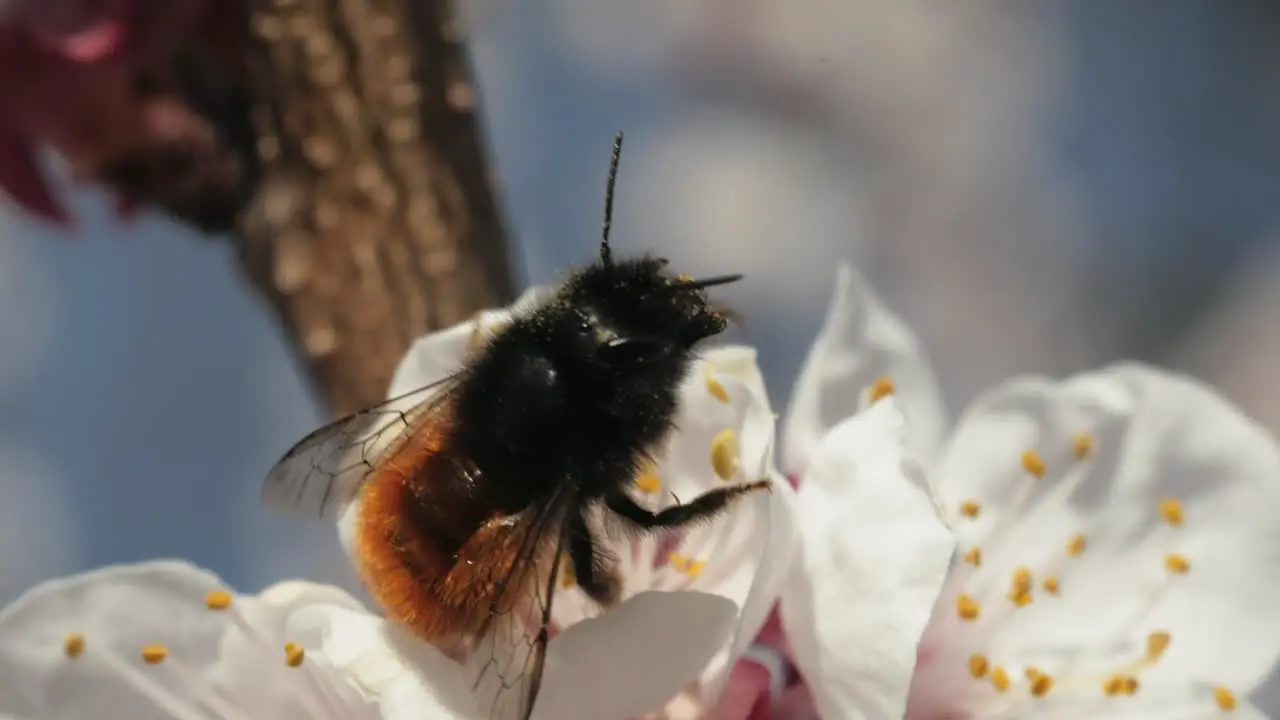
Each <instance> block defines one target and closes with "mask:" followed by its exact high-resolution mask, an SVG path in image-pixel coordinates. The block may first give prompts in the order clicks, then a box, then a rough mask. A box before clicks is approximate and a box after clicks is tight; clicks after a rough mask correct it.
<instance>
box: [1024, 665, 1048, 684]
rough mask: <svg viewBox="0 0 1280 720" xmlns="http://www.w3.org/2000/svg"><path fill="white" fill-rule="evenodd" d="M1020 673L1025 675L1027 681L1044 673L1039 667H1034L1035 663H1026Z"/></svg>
mask: <svg viewBox="0 0 1280 720" xmlns="http://www.w3.org/2000/svg"><path fill="white" fill-rule="evenodd" d="M1022 674H1023V675H1025V676H1026V678H1027V681H1028V682H1030V681H1032V680H1035V679H1036V678H1038V677H1040V676H1041V675H1043V674H1044V673H1043V672H1041V670H1040V668H1038V667H1036V666H1035V665H1028V666H1026V667H1025V668H1023V669H1022Z"/></svg>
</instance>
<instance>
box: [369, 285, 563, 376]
mask: <svg viewBox="0 0 1280 720" xmlns="http://www.w3.org/2000/svg"><path fill="white" fill-rule="evenodd" d="M549 292H550V289H549V288H546V287H541V286H535V287H531V288H529V289H528V290H526V291H525V292H524V294H523V295H521V296H520V298H519V299H518V300H516V302H515V303H514V304H513V305H512V306H511V308H502V309H496V310H485V311H484V312H481V313H480V314H479V317H478V320H479V322H480V331H481V332H482V333H485V334H487V333H490V332H492V331H493V329H494V328H495V327H498V326H500V325H501V324H502V323H505V322H507V321H508V320H510V318H511V314H512V312H513V311H515V310H523V309H525V308H528V307H532V306H533V305H535V304H536V303H538V302H540V301H541V300H542V299H544V298H545V297H546V296H547V294H548V293H549ZM475 331H476V328H475V325H474V324H473V323H472V322H464V323H459V324H457V325H454V326H452V327H449V328H446V329H444V330H440V331H438V332H433V333H430V334H428V335H424V336H422V337H420V338H418V340H417V341H415V342H414V343H413V345H412V346H410V348H409V351H408V352H407V353H405V356H404V358H403V359H401V360H400V365H399V366H398V367H396V372H395V374H394V375H393V376H392V378H391V388H390V390H388V392H387V397H393V398H394V397H399V396H400V395H403V394H405V393H407V392H412V391H414V390H417V389H418V388H422V387H426V386H427V385H430V384H432V383H434V382H437V381H440V380H443V379H445V378H446V377H448V376H449V375H452V374H453V373H454V372H456V371H457V370H458V368H459V367H461V366H462V363H463V362H464V361H465V360H466V357H467V349H468V345H469V344H470V342H471V340H472V336H473V334H474V333H475Z"/></svg>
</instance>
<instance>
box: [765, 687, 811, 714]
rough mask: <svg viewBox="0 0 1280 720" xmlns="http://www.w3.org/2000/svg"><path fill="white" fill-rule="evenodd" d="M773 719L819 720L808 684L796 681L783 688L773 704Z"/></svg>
mask: <svg viewBox="0 0 1280 720" xmlns="http://www.w3.org/2000/svg"><path fill="white" fill-rule="evenodd" d="M773 720H819V717H818V709H817V708H816V707H814V705H813V694H812V693H810V692H809V686H808V685H805V684H804V683H798V684H796V685H792V686H791V687H789V688H787V689H786V690H783V691H782V695H781V696H779V697H778V700H777V702H775V703H774V704H773Z"/></svg>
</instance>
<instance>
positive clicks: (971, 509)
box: [960, 500, 982, 519]
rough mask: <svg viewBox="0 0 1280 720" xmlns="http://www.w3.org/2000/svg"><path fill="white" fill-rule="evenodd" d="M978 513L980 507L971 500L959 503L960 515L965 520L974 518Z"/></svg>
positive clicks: (980, 510) (980, 509)
mask: <svg viewBox="0 0 1280 720" xmlns="http://www.w3.org/2000/svg"><path fill="white" fill-rule="evenodd" d="M980 512H982V506H981V505H979V504H978V503H977V502H975V501H973V500H965V501H964V502H962V503H960V514H961V515H963V516H965V517H967V518H970V519H973V518H976V517H978V513H980Z"/></svg>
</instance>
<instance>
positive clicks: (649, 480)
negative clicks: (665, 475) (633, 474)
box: [636, 473, 662, 495]
mask: <svg viewBox="0 0 1280 720" xmlns="http://www.w3.org/2000/svg"><path fill="white" fill-rule="evenodd" d="M636 487H637V488H640V492H644V493H648V494H650V495H654V494H656V493H659V492H661V491H662V478H660V477H658V476H657V474H655V473H645V474H643V475H641V476H639V477H637V478H636Z"/></svg>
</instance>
